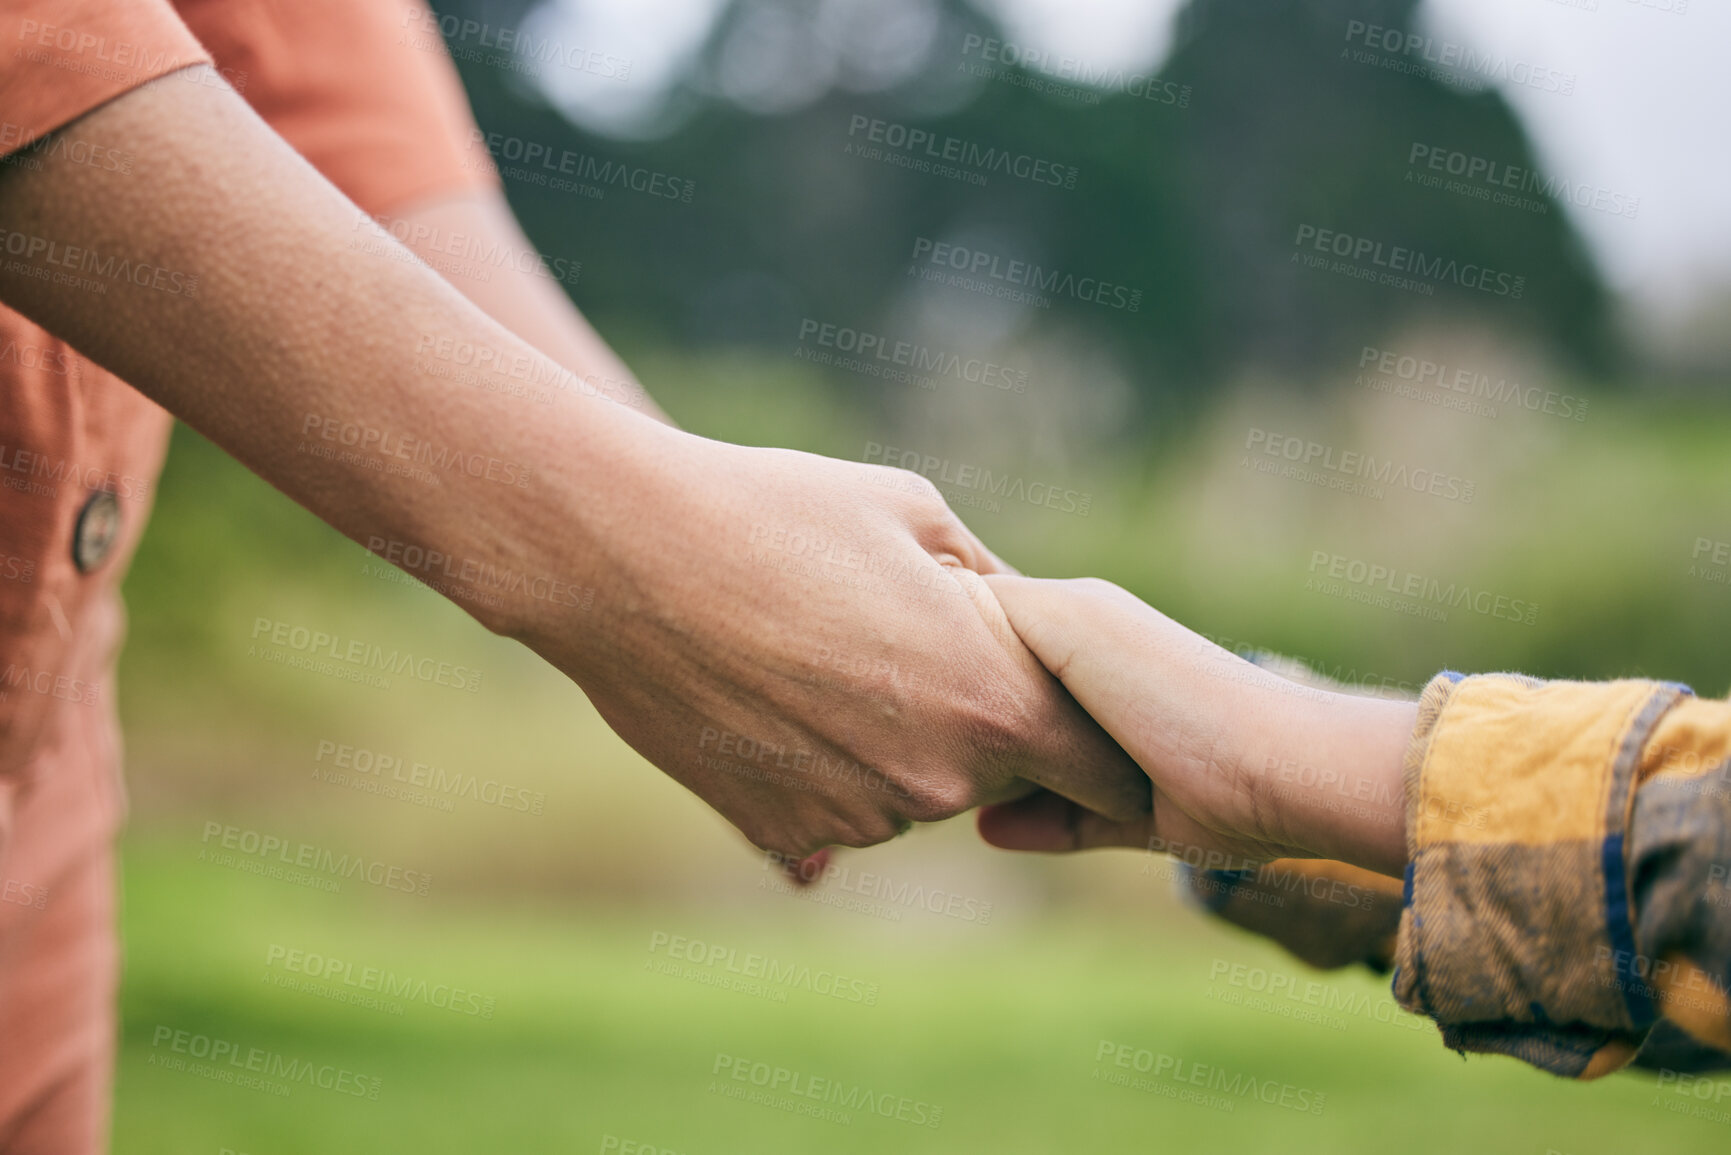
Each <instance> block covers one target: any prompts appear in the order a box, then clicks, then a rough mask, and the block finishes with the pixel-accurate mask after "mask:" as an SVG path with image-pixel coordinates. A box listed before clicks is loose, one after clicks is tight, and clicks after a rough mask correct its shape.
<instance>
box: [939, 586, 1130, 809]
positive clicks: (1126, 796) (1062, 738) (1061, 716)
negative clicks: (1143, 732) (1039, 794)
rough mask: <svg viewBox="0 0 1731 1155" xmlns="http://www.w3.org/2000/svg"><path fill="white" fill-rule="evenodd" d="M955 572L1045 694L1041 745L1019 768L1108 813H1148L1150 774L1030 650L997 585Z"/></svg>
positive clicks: (1032, 682) (1053, 788)
mask: <svg viewBox="0 0 1731 1155" xmlns="http://www.w3.org/2000/svg"><path fill="white" fill-rule="evenodd" d="M953 572H954V574H955V576H956V578H957V580H958V582H959V583H960V584H961V586H962V588H963V589H964V590H965V591H966V592H967V594H968V596H969V597H970V598H972V599H973V602H974V608H975V609H977V610H978V611H979V614H980V617H981V619H982V620H984V621H985V623H986V627H987V628H988V629H989V630H991V631H992V635H993V637H995V638H996V639H997V640H998V644H999V645H1001V646H1003V647H1004V651H1005V652H1006V653H1007V654H1009V655H1010V657H1011V660H1012V661H1013V662H1015V663H1016V665H1017V667H1018V669H1019V672H1020V673H1021V674H1022V675H1023V677H1025V678H1026V679H1028V684H1029V685H1032V686H1033V687H1035V689H1036V691H1037V692H1038V693H1041V694H1043V695H1044V699H1045V700H1044V701H1042V702H1040V703H1039V704H1038V707H1037V709H1038V710H1039V711H1040V712H1041V713H1040V724H1039V725H1038V727H1037V732H1038V733H1039V735H1040V737H1041V744H1040V746H1039V748H1038V749H1034V750H1031V751H1029V752H1028V754H1027V756H1026V757H1025V758H1024V759H1022V760H1021V761H1020V763H1019V764H1018V765H1017V766H1016V767H1015V771H1016V773H1017V774H1019V775H1020V776H1021V777H1023V778H1025V779H1027V780H1028V781H1030V782H1033V783H1035V784H1036V785H1039V786H1044V787H1045V788H1046V789H1048V790H1051V791H1054V792H1055V793H1058V794H1062V795H1063V796H1064V797H1066V798H1069V799H1071V800H1072V801H1075V802H1079V803H1081V804H1082V805H1083V806H1086V807H1087V808H1088V809H1090V810H1095V811H1098V812H1099V813H1101V814H1104V815H1106V816H1107V817H1109V818H1114V819H1118V820H1120V821H1125V820H1129V819H1133V818H1136V817H1138V816H1140V815H1144V814H1147V813H1148V810H1149V807H1150V804H1151V803H1150V799H1151V796H1152V791H1153V786H1152V784H1151V783H1150V782H1149V781H1148V775H1147V774H1145V773H1143V771H1142V768H1141V767H1140V766H1138V765H1137V764H1136V762H1135V760H1134V759H1133V758H1131V757H1130V756H1129V755H1128V754H1126V753H1125V752H1124V750H1123V748H1122V747H1120V746H1119V745H1118V743H1117V742H1115V741H1113V740H1112V737H1111V736H1110V735H1109V734H1107V733H1106V731H1105V730H1103V729H1101V727H1100V724H1099V723H1098V722H1096V721H1094V719H1093V718H1091V717H1089V716H1088V712H1087V711H1086V710H1084V709H1082V707H1081V706H1080V705H1078V704H1077V702H1076V700H1075V699H1074V698H1073V697H1071V696H1070V694H1069V693H1067V692H1066V691H1065V689H1064V687H1063V686H1062V685H1060V684H1059V683H1058V682H1057V680H1056V679H1054V678H1053V677H1052V675H1051V674H1049V673H1047V672H1046V670H1045V669H1044V668H1043V667H1042V666H1041V664H1040V661H1039V659H1038V658H1036V657H1035V656H1034V655H1033V654H1031V653H1029V652H1028V648H1027V647H1026V646H1025V645H1024V644H1023V643H1022V640H1021V638H1020V637H1019V636H1018V635H1017V633H1016V630H1015V627H1014V625H1012V624H1011V622H1010V619H1009V618H1008V616H1006V615H1005V613H1004V609H1003V607H1002V606H1000V605H999V604H998V599H997V597H996V596H995V594H994V592H993V591H994V588H995V587H994V586H992V585H989V584H988V582H987V579H985V578H982V577H980V576H978V575H976V574H973V573H970V572H969V571H967V570H955V571H953Z"/></svg>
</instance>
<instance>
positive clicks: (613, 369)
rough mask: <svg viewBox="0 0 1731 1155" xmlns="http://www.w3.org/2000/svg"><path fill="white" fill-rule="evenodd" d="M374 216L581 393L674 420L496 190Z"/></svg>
mask: <svg viewBox="0 0 1731 1155" xmlns="http://www.w3.org/2000/svg"><path fill="white" fill-rule="evenodd" d="M381 223H382V224H384V226H385V227H386V228H387V229H388V230H389V231H390V233H391V235H392V236H394V237H396V238H397V239H398V240H400V241H401V242H402V243H403V244H404V245H405V246H406V247H407V248H408V249H409V251H411V252H413V253H414V254H415V255H417V256H419V257H420V258H421V259H422V260H425V261H426V262H427V263H428V264H429V265H431V266H432V267H433V270H434V271H435V272H437V273H438V274H439V275H440V276H442V277H444V278H445V280H447V281H449V282H450V283H451V284H452V285H453V286H455V287H456V289H457V291H458V292H460V293H462V294H463V295H464V296H465V297H467V298H469V300H471V301H473V302H474V303H475V304H477V305H479V306H480V307H481V309H482V310H483V311H485V312H486V314H487V315H488V316H490V317H492V318H493V319H494V320H496V321H498V322H500V323H501V324H503V325H504V326H505V327H506V328H508V329H510V330H511V331H512V332H513V333H515V334H517V336H519V337H521V338H523V340H525V341H527V342H529V344H531V345H533V346H535V348H537V349H539V350H540V351H541V352H543V353H545V354H546V355H547V356H548V357H550V358H552V359H553V360H555V361H557V362H558V363H559V364H561V365H563V366H564V367H565V368H567V369H569V370H571V371H572V372H573V373H574V374H576V375H577V377H578V378H579V379H580V381H581V382H582V386H581V389H582V391H583V392H584V393H588V394H594V395H599V396H604V397H607V398H609V399H611V400H617V401H619V402H620V403H621V404H626V405H630V406H632V407H633V408H636V409H640V410H642V411H643V412H644V413H646V414H648V415H649V416H651V417H654V418H655V419H656V420H657V421H660V422H662V423H663V424H667V425H671V424H673V423H672V421H670V420H669V419H668V417H667V414H665V413H663V412H662V410H661V407H660V406H658V405H657V404H656V403H655V401H654V399H653V398H651V397H650V396H649V394H648V393H646V392H644V391H643V389H642V387H641V386H640V385H638V383H637V379H636V377H635V376H634V375H633V374H632V372H631V370H630V369H628V368H627V367H626V365H625V362H624V361H622V360H620V359H619V355H618V354H616V353H615V352H614V351H613V349H612V347H611V346H609V345H608V344H607V342H606V341H604V340H602V339H601V335H600V334H599V333H597V332H595V330H594V328H593V327H592V326H591V325H590V324H589V322H588V320H587V319H586V318H585V317H584V316H583V314H582V313H581V312H579V311H578V309H577V307H576V306H575V305H573V304H572V303H571V299H570V298H569V297H567V296H566V295H565V293H564V292H563V291H561V290H560V288H559V276H558V274H565V275H567V276H568V275H570V274H569V273H566V271H565V269H563V268H558V269H552V270H550V269H549V268H548V266H547V265H546V264H545V263H544V262H543V261H542V259H541V257H540V256H539V255H538V254H537V253H536V252H535V249H534V247H533V246H532V245H531V244H530V242H529V238H528V237H526V236H524V235H523V230H522V228H521V227H520V226H519V225H518V224H517V218H516V217H515V216H513V215H512V213H511V208H510V206H509V205H508V204H507V203H506V202H505V198H504V195H503V194H501V193H500V192H499V191H498V190H497V189H485V190H481V189H475V190H466V191H464V192H462V193H459V194H456V195H453V196H448V197H441V198H439V199H437V200H433V201H427V202H423V203H421V204H417V205H412V206H410V207H408V208H406V209H404V210H403V211H401V212H400V213H397V214H394V215H393V217H392V218H391V219H389V220H385V221H382V222H381ZM500 251H503V252H506V253H509V254H511V256H510V259H507V260H503V261H499V260H490V261H487V262H485V263H479V262H476V261H473V260H468V259H465V258H464V256H463V254H465V253H482V254H493V253H496V252H500ZM453 254H456V255H455V256H453Z"/></svg>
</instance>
